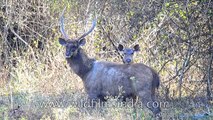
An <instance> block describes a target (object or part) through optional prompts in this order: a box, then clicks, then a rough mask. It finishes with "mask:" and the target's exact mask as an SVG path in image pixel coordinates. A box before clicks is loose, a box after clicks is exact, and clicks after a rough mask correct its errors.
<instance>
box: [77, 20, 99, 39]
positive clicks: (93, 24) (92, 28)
mask: <svg viewBox="0 0 213 120" xmlns="http://www.w3.org/2000/svg"><path fill="white" fill-rule="evenodd" d="M95 26H96V20H93V21H92V27H91V28H90V30H89V31H88V32H86V33H84V34H83V35H82V36H81V37H79V39H81V38H84V37H86V36H87V35H88V34H89V33H91V32H92V31H93V30H94V28H95Z"/></svg>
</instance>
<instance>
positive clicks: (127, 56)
mask: <svg viewBox="0 0 213 120" xmlns="http://www.w3.org/2000/svg"><path fill="white" fill-rule="evenodd" d="M118 50H119V51H121V52H122V54H123V59H122V60H123V63H124V64H131V63H133V55H134V53H135V52H138V51H139V50H140V47H139V45H138V44H136V45H135V46H134V47H133V49H132V48H124V47H123V45H121V44H119V45H118Z"/></svg>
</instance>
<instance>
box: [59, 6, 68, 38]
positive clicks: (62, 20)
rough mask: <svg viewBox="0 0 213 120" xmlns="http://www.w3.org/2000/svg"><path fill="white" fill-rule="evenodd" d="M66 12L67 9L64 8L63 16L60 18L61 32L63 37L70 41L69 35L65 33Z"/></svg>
mask: <svg viewBox="0 0 213 120" xmlns="http://www.w3.org/2000/svg"><path fill="white" fill-rule="evenodd" d="M65 10H66V7H65V8H64V10H63V11H62V14H61V17H60V31H61V33H62V35H63V37H64V38H65V39H68V38H69V37H68V35H67V34H66V33H65V30H64V11H65Z"/></svg>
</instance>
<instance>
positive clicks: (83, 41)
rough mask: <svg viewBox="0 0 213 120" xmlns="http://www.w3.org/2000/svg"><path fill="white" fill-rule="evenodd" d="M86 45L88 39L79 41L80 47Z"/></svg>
mask: <svg viewBox="0 0 213 120" xmlns="http://www.w3.org/2000/svg"><path fill="white" fill-rule="evenodd" d="M85 44H86V39H85V38H82V39H80V40H79V41H78V45H79V46H84V45H85Z"/></svg>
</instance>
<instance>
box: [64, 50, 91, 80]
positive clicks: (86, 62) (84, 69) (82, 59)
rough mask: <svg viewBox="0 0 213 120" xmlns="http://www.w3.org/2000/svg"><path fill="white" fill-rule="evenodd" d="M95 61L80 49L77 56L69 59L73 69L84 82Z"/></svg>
mask: <svg viewBox="0 0 213 120" xmlns="http://www.w3.org/2000/svg"><path fill="white" fill-rule="evenodd" d="M94 61H95V60H94V59H90V58H89V57H88V56H87V55H86V53H85V52H84V51H83V49H81V48H79V50H78V52H77V54H76V55H75V56H73V57H71V58H67V62H68V64H69V66H70V67H71V69H72V70H73V71H74V72H75V73H76V74H77V75H78V76H79V77H80V78H81V79H82V80H84V78H85V76H86V75H87V73H88V72H89V71H90V70H91V69H92V66H93V62H94Z"/></svg>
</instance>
